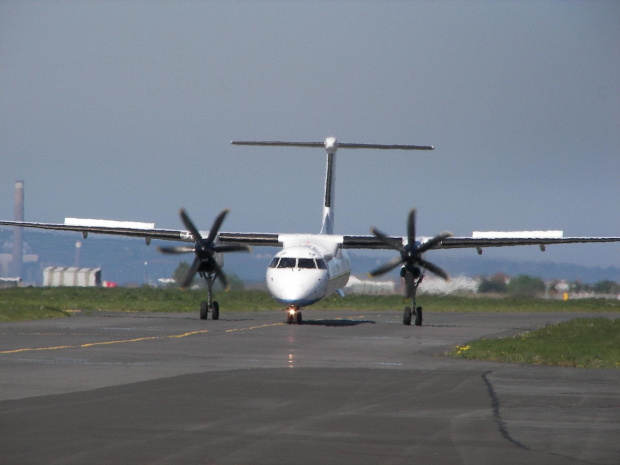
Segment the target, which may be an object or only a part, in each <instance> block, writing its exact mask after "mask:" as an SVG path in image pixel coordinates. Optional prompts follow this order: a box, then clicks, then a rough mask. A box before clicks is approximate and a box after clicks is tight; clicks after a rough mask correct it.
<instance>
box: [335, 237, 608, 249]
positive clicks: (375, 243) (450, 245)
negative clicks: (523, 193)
mask: <svg viewBox="0 0 620 465" xmlns="http://www.w3.org/2000/svg"><path fill="white" fill-rule="evenodd" d="M389 238H390V239H392V240H394V242H397V243H400V244H404V243H405V240H406V239H405V238H404V237H400V236H390V237H389ZM418 239H419V240H420V241H421V242H422V243H423V242H425V241H426V240H428V239H431V238H430V237H429V238H424V237H423V238H418ZM600 242H620V237H614V236H608V237H563V236H562V237H557V235H555V237H554V236H549V237H544V236H541V235H536V234H532V235H529V236H528V235H527V234H523V233H515V234H512V235H511V234H510V233H498V234H497V235H495V236H492V235H489V236H488V237H487V236H485V235H478V236H476V235H474V236H472V237H448V238H445V239H443V240H442V241H441V242H440V243H439V244H438V245H437V246H436V247H434V249H466V248H472V249H477V250H478V253H481V251H482V249H484V248H487V247H514V246H521V245H538V246H540V247H541V248H544V246H546V245H552V244H583V243H600ZM342 246H343V247H344V248H346V249H390V247H388V246H387V245H386V244H385V243H384V242H383V241H381V240H379V239H377V237H375V236H343V242H342Z"/></svg>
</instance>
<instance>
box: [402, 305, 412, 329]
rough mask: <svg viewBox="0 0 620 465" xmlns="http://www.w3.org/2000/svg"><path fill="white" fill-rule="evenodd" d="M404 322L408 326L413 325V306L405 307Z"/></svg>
mask: <svg viewBox="0 0 620 465" xmlns="http://www.w3.org/2000/svg"><path fill="white" fill-rule="evenodd" d="M403 324H404V325H406V326H411V307H405V312H404V313H403Z"/></svg>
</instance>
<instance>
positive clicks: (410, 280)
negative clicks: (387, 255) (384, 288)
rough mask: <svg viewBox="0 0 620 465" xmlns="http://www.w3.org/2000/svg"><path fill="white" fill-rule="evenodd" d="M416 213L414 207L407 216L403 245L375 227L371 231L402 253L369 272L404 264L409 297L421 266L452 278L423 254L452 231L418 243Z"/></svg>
mask: <svg viewBox="0 0 620 465" xmlns="http://www.w3.org/2000/svg"><path fill="white" fill-rule="evenodd" d="M415 215H416V210H415V208H412V209H411V211H410V212H409V217H408V218H407V244H406V245H402V243H401V241H400V240H395V239H393V238H390V237H389V236H387V235H385V234H384V233H382V232H381V231H379V230H378V229H377V228H375V227H372V228H370V231H371V232H372V233H373V234H374V235H375V236H376V237H377V239H379V240H380V241H381V242H383V243H384V244H385V245H387V246H388V247H390V248H392V249H394V250H396V251H398V252H399V253H400V256H399V257H394V258H393V259H391V260H389V261H388V262H386V263H384V264H383V265H381V266H379V267H378V268H376V269H374V270H372V271H371V272H370V273H368V274H369V275H370V276H371V277H375V276H380V275H382V274H384V273H387V272H388V271H391V270H393V269H394V268H396V267H397V266H401V265H402V266H403V270H402V271H401V275H402V276H403V277H404V278H405V284H406V286H407V296H408V297H411V296H412V295H413V293H414V285H415V284H414V281H415V279H416V278H419V277H420V275H421V273H422V271H421V270H420V268H424V269H426V270H428V271H430V272H431V273H433V274H436V275H437V276H439V277H441V278H443V279H445V280H446V281H448V280H449V279H450V277H449V276H448V273H446V272H445V271H444V270H442V269H441V268H439V267H438V266H437V265H434V264H433V263H431V262H429V261H426V260H424V259H423V258H422V255H423V254H424V253H425V252H427V251H429V250H430V249H433V248H435V247H437V246H438V245H439V244H440V243H441V241H443V240H444V239H445V238H447V237H451V236H452V233H450V232H442V233H440V234H438V235H437V236H435V237H433V238H432V239H430V240H428V241H426V242H424V243H423V244H417V243H416V241H415V233H416V227H415V223H416V220H415Z"/></svg>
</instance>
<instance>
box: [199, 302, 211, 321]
mask: <svg viewBox="0 0 620 465" xmlns="http://www.w3.org/2000/svg"><path fill="white" fill-rule="evenodd" d="M208 314H209V306H208V304H207V302H205V301H202V302H200V319H201V320H206V319H207V315H208Z"/></svg>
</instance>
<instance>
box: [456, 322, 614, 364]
mask: <svg viewBox="0 0 620 465" xmlns="http://www.w3.org/2000/svg"><path fill="white" fill-rule="evenodd" d="M450 355H453V356H456V357H461V358H467V359H476V360H493V361H497V362H512V363H527V364H534V365H551V366H562V367H575V368H617V369H619V368H620V319H615V320H609V319H606V318H576V319H574V320H571V321H567V322H564V323H559V324H556V325H552V326H547V327H545V328H542V329H539V330H537V331H531V332H528V333H525V334H521V335H517V336H514V337H507V338H501V339H492V340H491V339H480V340H478V341H473V342H471V343H470V344H467V345H464V346H457V347H456V348H455V349H454V350H453V351H452V352H451V353H450Z"/></svg>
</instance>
